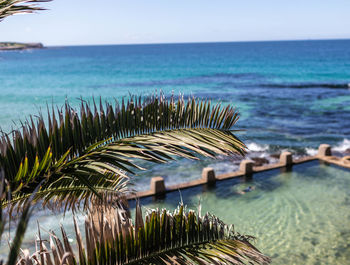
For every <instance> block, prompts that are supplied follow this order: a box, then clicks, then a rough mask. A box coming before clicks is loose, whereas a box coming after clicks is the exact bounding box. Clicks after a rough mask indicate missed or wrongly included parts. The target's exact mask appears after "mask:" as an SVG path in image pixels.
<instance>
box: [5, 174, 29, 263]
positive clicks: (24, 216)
mask: <svg viewBox="0 0 350 265" xmlns="http://www.w3.org/2000/svg"><path fill="white" fill-rule="evenodd" d="M0 181H1V186H4V185H5V183H4V178H3V175H2V172H0ZM3 190H4V189H1V190H0V198H1V199H3V198H4V197H5V196H4V193H3ZM33 194H35V191H34V193H33ZM33 194H32V195H31V196H30V197H29V198H28V200H27V201H26V203H25V205H24V206H23V211H22V213H21V215H20V218H19V221H18V224H17V229H16V233H15V236H14V239H13V241H12V243H11V245H10V251H9V255H8V259H7V262H6V265H15V264H17V261H18V256H19V252H20V247H21V244H22V241H23V238H24V234H25V232H26V229H27V226H28V222H29V218H30V216H31V214H32V207H31V206H32V201H33V200H32V199H33ZM5 223H6V219H5V218H4V214H3V209H0V240H1V238H2V233H3V230H4V226H5ZM0 264H4V261H3V260H0Z"/></svg>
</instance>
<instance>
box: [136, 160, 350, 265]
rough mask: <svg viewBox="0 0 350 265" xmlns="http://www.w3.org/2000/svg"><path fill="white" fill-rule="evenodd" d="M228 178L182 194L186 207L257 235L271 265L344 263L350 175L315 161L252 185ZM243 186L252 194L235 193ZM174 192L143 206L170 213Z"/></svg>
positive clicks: (348, 250)
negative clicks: (208, 186) (228, 179)
mask: <svg viewBox="0 0 350 265" xmlns="http://www.w3.org/2000/svg"><path fill="white" fill-rule="evenodd" d="M242 181H243V180H242V179H240V180H230V181H223V182H219V183H217V187H216V188H215V189H211V190H207V191H205V192H203V188H202V187H201V188H196V189H191V190H185V191H182V198H183V201H184V203H185V204H187V205H188V207H189V208H192V209H196V208H197V205H198V202H199V199H200V201H201V204H202V211H203V212H206V211H209V212H210V213H213V214H215V215H217V216H219V217H221V218H222V219H223V220H224V221H225V222H227V223H232V224H234V225H235V228H236V230H237V231H238V232H240V233H245V234H250V235H254V236H256V237H257V238H258V239H257V241H256V245H257V246H258V247H259V249H260V250H261V251H262V252H264V253H266V254H268V255H269V256H270V257H272V259H273V264H349V260H350V243H349V242H350V226H349V224H350V190H349V187H350V172H349V171H345V170H343V169H339V168H336V167H332V166H323V165H321V166H319V165H318V162H317V163H311V164H305V165H300V166H297V167H295V168H294V170H293V171H292V172H287V173H279V171H278V170H274V171H271V172H268V173H260V174H257V175H255V176H254V179H253V180H252V182H249V183H244V182H242ZM247 186H254V187H255V190H253V191H251V192H249V193H246V194H243V195H240V194H239V191H241V190H243V189H245V188H246V187H247ZM179 201H180V196H179V193H178V192H174V193H172V194H169V195H167V197H166V198H165V199H164V200H161V201H158V202H154V201H152V199H145V200H143V201H142V204H143V205H144V207H145V208H157V207H158V208H163V207H166V208H168V209H174V208H175V207H176V205H177V202H179Z"/></svg>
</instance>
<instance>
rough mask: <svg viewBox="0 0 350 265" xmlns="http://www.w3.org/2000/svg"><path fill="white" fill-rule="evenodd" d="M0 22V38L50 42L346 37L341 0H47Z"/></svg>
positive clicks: (349, 4)
mask: <svg viewBox="0 0 350 265" xmlns="http://www.w3.org/2000/svg"><path fill="white" fill-rule="evenodd" d="M42 6H44V7H46V8H48V9H49V10H46V11H41V12H39V13H37V14H29V15H28V14H26V15H16V16H12V17H9V18H6V19H5V20H4V21H2V22H0V41H19V42H42V43H44V44H45V45H47V46H52V45H94V44H98V45H99V44H139V43H178V42H180V43H182V42H221V41H256V40H259V41H266V40H295V39H344V38H350V17H349V14H350V1H349V0H293V1H290V0H289V1H286V0H264V1H262V0H244V1H237V0H54V1H52V2H50V3H45V4H43V5H42Z"/></svg>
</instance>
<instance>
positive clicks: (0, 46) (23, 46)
mask: <svg viewBox="0 0 350 265" xmlns="http://www.w3.org/2000/svg"><path fill="white" fill-rule="evenodd" d="M42 48H44V45H43V44H42V43H20V42H0V51H12V50H27V49H42Z"/></svg>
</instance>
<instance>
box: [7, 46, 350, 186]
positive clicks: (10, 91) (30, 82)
mask: <svg viewBox="0 0 350 265" xmlns="http://www.w3.org/2000/svg"><path fill="white" fill-rule="evenodd" d="M160 92H163V93H164V94H165V95H172V94H174V95H175V96H177V95H183V96H184V97H185V98H187V97H192V96H194V97H196V98H198V99H210V100H212V101H213V102H221V103H222V104H223V105H226V104H230V105H232V106H235V107H236V108H237V110H238V111H239V113H240V120H239V122H238V123H237V124H236V126H235V128H234V129H238V130H241V131H240V132H238V133H237V135H238V137H240V138H241V139H242V140H243V141H244V142H245V143H246V144H247V147H248V149H249V152H248V154H247V156H248V158H262V159H263V160H264V161H265V163H273V162H275V161H276V159H277V158H276V157H277V155H278V154H279V153H281V152H282V151H285V150H289V151H291V152H292V153H293V155H294V156H295V157H301V156H306V155H315V154H316V152H317V148H318V146H319V145H320V144H322V143H327V144H331V145H332V147H333V152H335V153H337V154H343V155H344V154H347V153H348V154H350V40H308V41H271V42H225V43H189V44H149V45H148V44H147V45H105V46H62V47H47V48H45V49H37V50H36V49H33V50H25V51H7V52H1V53H0V127H1V130H2V131H3V132H5V133H7V132H10V131H11V130H12V129H14V128H19V127H20V126H21V121H22V122H23V121H25V120H26V119H27V118H28V117H29V115H33V116H34V117H35V116H36V115H38V113H39V112H43V113H45V111H46V106H47V105H49V106H50V105H51V104H54V105H57V106H58V107H61V106H63V104H64V103H65V102H66V101H69V102H70V103H71V104H72V105H73V106H75V107H78V104H79V103H80V98H83V99H84V100H88V101H90V102H91V100H92V98H93V97H95V98H99V97H101V98H102V99H103V100H106V101H109V102H113V101H115V100H119V101H120V100H121V99H123V98H124V99H127V98H128V97H129V96H130V95H140V96H145V97H146V96H149V95H152V94H157V93H158V94H159V93H160ZM238 165H239V159H237V157H229V158H227V157H218V158H217V159H206V158H203V159H202V160H201V161H191V160H186V159H179V160H177V161H175V162H171V163H168V164H165V165H152V164H151V165H150V164H146V168H147V169H148V170H147V171H145V172H138V173H137V175H136V176H134V177H133V178H132V182H133V184H134V188H135V189H136V190H145V189H147V188H148V185H149V178H150V177H152V176H163V177H164V178H165V181H166V184H175V183H179V182H183V181H186V180H190V179H196V178H198V177H199V176H200V174H201V170H202V168H203V167H206V166H210V167H213V168H214V169H215V170H216V171H217V172H219V173H224V172H229V171H232V170H236V169H237V168H238Z"/></svg>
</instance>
